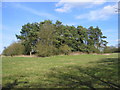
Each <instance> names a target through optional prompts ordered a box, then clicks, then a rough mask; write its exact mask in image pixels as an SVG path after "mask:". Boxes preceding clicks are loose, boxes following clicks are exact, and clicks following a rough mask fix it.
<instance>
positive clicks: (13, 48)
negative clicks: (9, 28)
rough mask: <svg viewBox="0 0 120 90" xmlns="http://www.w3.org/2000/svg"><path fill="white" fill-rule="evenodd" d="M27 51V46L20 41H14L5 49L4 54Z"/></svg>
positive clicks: (20, 53) (19, 53)
mask: <svg viewBox="0 0 120 90" xmlns="http://www.w3.org/2000/svg"><path fill="white" fill-rule="evenodd" d="M24 52H25V47H24V45H22V44H21V43H20V42H15V43H12V44H11V45H10V46H8V47H7V48H5V49H4V51H3V55H6V56H12V55H22V54H24Z"/></svg>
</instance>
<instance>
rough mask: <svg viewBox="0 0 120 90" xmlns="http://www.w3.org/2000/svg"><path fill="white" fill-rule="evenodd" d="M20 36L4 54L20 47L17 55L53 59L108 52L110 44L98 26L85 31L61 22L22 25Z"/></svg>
mask: <svg viewBox="0 0 120 90" xmlns="http://www.w3.org/2000/svg"><path fill="white" fill-rule="evenodd" d="M16 37H17V39H18V40H19V42H17V43H13V44H12V45H10V46H8V47H7V48H5V49H4V51H3V54H4V55H7V53H8V52H10V48H19V49H17V50H16V51H15V49H12V50H13V51H14V54H13V55H18V54H25V55H31V54H36V55H38V56H51V55H58V54H69V53H70V52H76V51H79V52H85V53H100V52H104V50H105V48H106V46H107V43H108V42H107V41H106V40H105V39H106V38H107V37H106V36H104V35H103V33H102V31H101V29H100V28H99V27H98V26H97V27H93V26H90V27H89V28H85V27H83V26H80V25H78V26H77V27H75V26H73V25H72V26H69V25H63V24H62V22H61V21H58V20H57V21H56V22H55V23H53V22H52V21H51V20H44V21H43V22H39V23H37V22H35V23H27V24H25V25H23V26H22V29H21V31H20V35H16ZM12 46H14V47H12ZM18 52H19V53H18Z"/></svg>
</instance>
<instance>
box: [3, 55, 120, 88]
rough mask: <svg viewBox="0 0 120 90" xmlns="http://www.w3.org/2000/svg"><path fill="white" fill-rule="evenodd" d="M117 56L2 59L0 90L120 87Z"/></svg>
mask: <svg viewBox="0 0 120 90" xmlns="http://www.w3.org/2000/svg"><path fill="white" fill-rule="evenodd" d="M118 63H119V60H118V54H117V53H116V54H111V55H92V54H83V55H69V56H52V57H46V58H40V57H3V58H2V70H3V73H2V74H3V76H2V79H3V80H2V82H3V83H2V84H3V88H90V89H94V88H120V87H119V86H120V82H119V81H118V68H119V66H118Z"/></svg>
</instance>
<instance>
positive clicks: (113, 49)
mask: <svg viewBox="0 0 120 90" xmlns="http://www.w3.org/2000/svg"><path fill="white" fill-rule="evenodd" d="M116 51H118V48H116V47H114V46H107V47H106V48H105V49H104V53H114V52H116Z"/></svg>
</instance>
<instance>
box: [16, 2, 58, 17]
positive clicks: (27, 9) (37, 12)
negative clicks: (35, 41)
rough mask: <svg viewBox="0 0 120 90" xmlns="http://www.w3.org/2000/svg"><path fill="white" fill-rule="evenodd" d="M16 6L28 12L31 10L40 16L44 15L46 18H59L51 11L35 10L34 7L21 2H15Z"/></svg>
mask: <svg viewBox="0 0 120 90" xmlns="http://www.w3.org/2000/svg"><path fill="white" fill-rule="evenodd" d="M14 7H16V8H20V9H22V10H25V11H28V12H30V13H32V14H34V15H37V16H40V17H41V16H42V17H45V18H48V19H50V18H52V19H57V18H58V17H56V16H54V15H52V14H50V13H46V12H40V11H38V10H35V9H33V8H30V7H27V6H24V5H21V4H20V3H19V4H18V3H17V4H15V5H14Z"/></svg>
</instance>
